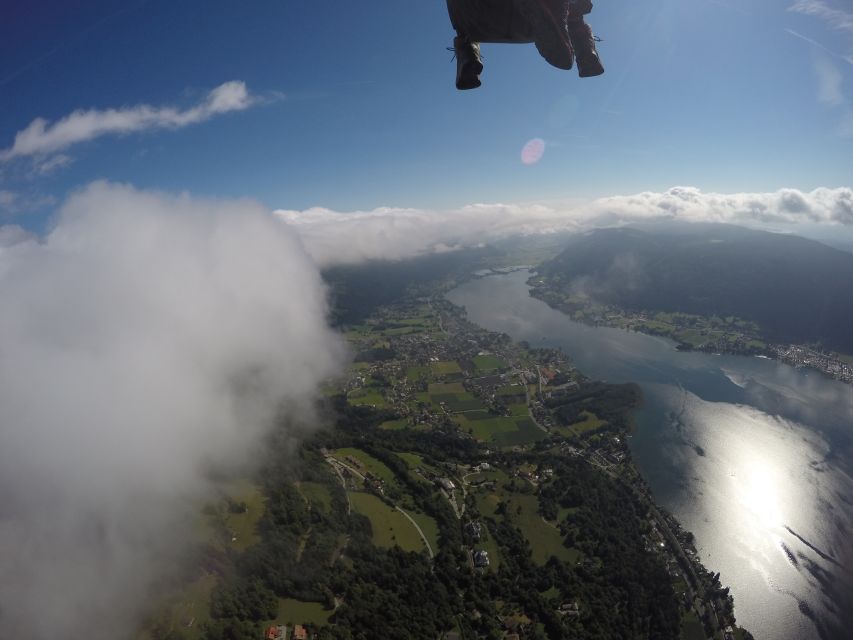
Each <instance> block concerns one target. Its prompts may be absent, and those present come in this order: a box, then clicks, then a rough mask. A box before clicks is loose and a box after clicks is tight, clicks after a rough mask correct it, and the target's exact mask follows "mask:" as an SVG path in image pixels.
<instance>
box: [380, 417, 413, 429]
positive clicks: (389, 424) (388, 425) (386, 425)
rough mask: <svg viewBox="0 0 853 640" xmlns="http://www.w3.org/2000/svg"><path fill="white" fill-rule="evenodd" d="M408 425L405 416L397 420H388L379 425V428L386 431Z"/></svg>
mask: <svg viewBox="0 0 853 640" xmlns="http://www.w3.org/2000/svg"><path fill="white" fill-rule="evenodd" d="M408 426H409V421H408V419H406V418H400V419H399V420H388V421H386V422H383V423H382V424H380V425H379V428H380V429H385V430H386V431H399V430H400V429H405V428H406V427H408Z"/></svg>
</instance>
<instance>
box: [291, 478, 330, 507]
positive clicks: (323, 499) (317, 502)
mask: <svg viewBox="0 0 853 640" xmlns="http://www.w3.org/2000/svg"><path fill="white" fill-rule="evenodd" d="M296 488H297V489H298V490H299V493H300V494H302V497H303V498H305V499H306V500H307V501H308V502H309V503H310V504H311V508H312V509H316V510H317V511H321V512H322V513H329V512H330V511H331V510H332V496H331V495H329V489H328V488H326V486H325V485H322V484H320V483H319V482H300V483H297V485H296Z"/></svg>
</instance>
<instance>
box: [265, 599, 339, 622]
mask: <svg viewBox="0 0 853 640" xmlns="http://www.w3.org/2000/svg"><path fill="white" fill-rule="evenodd" d="M333 613H334V611H333V610H332V609H326V608H325V606H324V605H323V604H322V603H320V602H303V601H302V600H295V599H293V598H279V599H278V616H276V619H275V620H273V621H272V622H271V623H270V624H289V625H293V624H313V625H317V626H322V625H326V624H329V618H330V617H331V616H332V614H333Z"/></svg>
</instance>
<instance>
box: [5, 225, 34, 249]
mask: <svg viewBox="0 0 853 640" xmlns="http://www.w3.org/2000/svg"><path fill="white" fill-rule="evenodd" d="M33 239H34V237H33V235H32V234H31V233H30V232H29V231H26V230H24V229H22V228H21V227H19V226H18V225H16V224H6V225H0V252H2V251H3V250H4V249H8V248H9V247H12V246H14V245H16V244H21V243H22V242H28V241H30V240H33Z"/></svg>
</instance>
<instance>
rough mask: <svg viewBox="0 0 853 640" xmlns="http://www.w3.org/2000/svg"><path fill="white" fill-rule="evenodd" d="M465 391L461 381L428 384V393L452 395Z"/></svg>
mask: <svg viewBox="0 0 853 640" xmlns="http://www.w3.org/2000/svg"><path fill="white" fill-rule="evenodd" d="M457 393H467V392H466V391H465V387H463V386H462V383H461V382H433V383H431V384H430V385H429V394H430V395H447V394H450V395H453V394H457Z"/></svg>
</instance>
